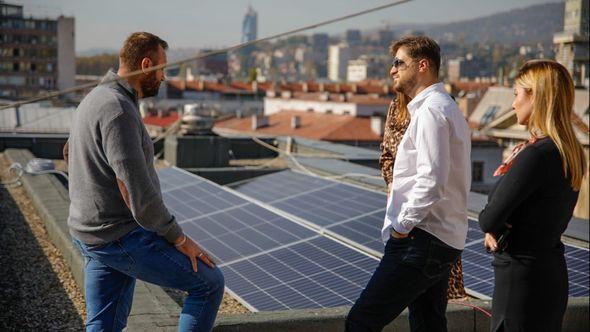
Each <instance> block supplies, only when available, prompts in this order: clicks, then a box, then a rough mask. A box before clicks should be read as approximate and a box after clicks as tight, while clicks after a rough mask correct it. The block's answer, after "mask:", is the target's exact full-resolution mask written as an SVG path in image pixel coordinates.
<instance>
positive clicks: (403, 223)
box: [382, 83, 471, 249]
mask: <svg viewBox="0 0 590 332" xmlns="http://www.w3.org/2000/svg"><path fill="white" fill-rule="evenodd" d="M408 111H409V112H410V117H411V118H410V125H409V126H408V129H407V130H406V132H405V134H404V136H403V138H402V140H401V142H400V143H399V146H398V150H397V155H396V157H395V164H394V166H393V185H392V188H391V195H389V199H388V200H387V211H386V213H385V221H384V223H383V229H382V238H383V241H384V242H386V241H387V240H388V239H389V237H390V233H391V229H392V228H393V229H394V230H395V231H396V232H398V233H401V234H406V233H409V232H410V231H411V230H412V229H413V228H414V227H418V228H420V229H422V230H424V231H426V232H428V233H431V234H432V235H434V236H436V237H437V238H438V239H440V240H441V241H443V242H444V243H446V244H448V245H449V246H451V247H454V248H457V249H463V247H464V246H465V237H466V236H467V195H468V193H469V188H470V182H471V160H470V153H471V138H470V131H469V127H468V126H467V121H466V120H465V119H464V118H463V115H462V114H461V112H460V111H459V108H458V107H457V104H456V103H455V101H453V99H452V98H451V97H450V96H449V95H448V94H447V93H446V91H445V89H444V86H443V84H442V83H436V84H433V85H431V86H429V87H428V88H426V89H424V90H423V91H421V92H420V93H419V94H418V95H417V96H416V97H414V99H412V101H411V102H410V103H409V104H408Z"/></svg>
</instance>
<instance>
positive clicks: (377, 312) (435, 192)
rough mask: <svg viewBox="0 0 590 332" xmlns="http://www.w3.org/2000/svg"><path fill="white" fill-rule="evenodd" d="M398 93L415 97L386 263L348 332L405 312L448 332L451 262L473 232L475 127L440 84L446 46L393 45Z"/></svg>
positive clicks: (397, 168)
mask: <svg viewBox="0 0 590 332" xmlns="http://www.w3.org/2000/svg"><path fill="white" fill-rule="evenodd" d="M391 53H392V55H393V56H394V60H393V67H392V68H391V72H390V74H391V77H392V78H393V86H394V89H395V90H396V91H397V92H398V93H404V94H406V95H407V96H409V97H410V98H411V99H412V100H411V102H409V103H408V107H407V108H408V112H409V115H410V119H411V120H410V125H409V127H408V129H407V130H406V132H405V134H404V137H403V138H402V140H401V142H400V144H399V146H398V150H397V155H396V160H395V164H394V167H393V185H392V188H391V192H390V195H389V197H388V200H387V210H386V215H385V221H384V224H383V230H382V237H383V241H384V242H386V246H385V251H384V254H383V258H382V259H381V262H380V264H379V266H378V267H377V269H376V270H375V272H374V274H373V277H372V278H371V280H370V281H369V283H368V284H367V286H366V288H365V290H363V292H362V293H361V295H360V297H359V299H358V300H357V301H356V303H355V304H354V306H353V307H352V309H351V310H350V313H349V314H348V317H347V320H346V330H347V331H381V330H382V329H383V327H385V326H386V325H387V324H388V323H389V322H391V321H392V320H393V319H395V317H397V316H398V315H399V314H400V313H401V312H402V311H403V310H404V309H405V308H406V307H408V308H409V311H410V315H409V320H410V328H411V330H412V331H429V332H431V331H446V330H447V327H446V323H447V322H446V316H445V311H446V306H447V298H446V291H447V285H448V279H449V272H450V267H451V265H452V264H453V263H454V262H455V261H456V260H457V259H459V258H460V255H461V251H462V250H463V247H464V245H465V238H466V235H467V194H468V193H469V187H470V181H471V170H470V150H471V141H470V133H469V128H468V126H467V122H466V121H465V119H464V118H463V115H462V114H461V112H460V111H459V109H458V107H457V105H456V103H455V102H454V101H453V99H452V98H451V97H450V96H449V95H448V94H447V93H446V91H445V89H444V86H443V84H442V83H440V82H438V71H439V68H440V48H439V46H438V45H437V44H436V42H434V41H433V40H432V39H430V38H428V37H424V36H419V37H405V38H402V39H401V40H399V41H397V42H396V43H394V44H393V45H392V46H391Z"/></svg>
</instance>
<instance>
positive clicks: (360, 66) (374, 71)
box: [346, 55, 389, 82]
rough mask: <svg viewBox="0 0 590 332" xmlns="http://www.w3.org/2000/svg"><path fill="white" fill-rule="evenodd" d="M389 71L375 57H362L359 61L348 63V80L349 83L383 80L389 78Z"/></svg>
mask: <svg viewBox="0 0 590 332" xmlns="http://www.w3.org/2000/svg"><path fill="white" fill-rule="evenodd" d="M388 69H389V68H387V67H386V66H383V65H382V64H381V63H379V62H378V61H377V59H376V58H375V57H373V56H367V55H362V56H361V57H359V58H358V59H355V60H349V61H348V67H347V74H346V78H347V81H348V82H360V81H365V80H367V79H383V78H385V77H387V71H388Z"/></svg>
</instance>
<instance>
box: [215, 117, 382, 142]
mask: <svg viewBox="0 0 590 332" xmlns="http://www.w3.org/2000/svg"><path fill="white" fill-rule="evenodd" d="M293 116H299V118H300V120H301V125H300V127H299V128H292V127H291V119H292V117H293ZM215 128H218V129H228V130H231V131H235V132H241V133H244V134H256V135H273V136H299V137H304V138H309V139H316V140H324V141H374V142H380V141H381V136H380V135H377V134H376V133H374V132H373V131H372V130H371V119H370V118H360V117H353V116H348V115H334V114H322V113H313V112H301V111H286V110H285V111H281V112H279V113H276V114H271V115H269V116H268V126H266V127H262V128H259V129H257V130H254V131H253V130H252V118H250V117H248V118H242V119H237V118H231V119H228V120H222V121H218V122H216V123H215Z"/></svg>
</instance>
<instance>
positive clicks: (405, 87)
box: [393, 76, 417, 95]
mask: <svg viewBox="0 0 590 332" xmlns="http://www.w3.org/2000/svg"><path fill="white" fill-rule="evenodd" d="M416 81H417V80H416V77H415V76H412V77H409V78H408V79H407V80H405V81H404V82H402V81H400V79H399V78H398V83H397V84H394V85H393V89H394V90H395V91H396V92H399V93H403V94H405V95H409V94H410V92H412V91H413V90H414V87H415V86H416Z"/></svg>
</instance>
